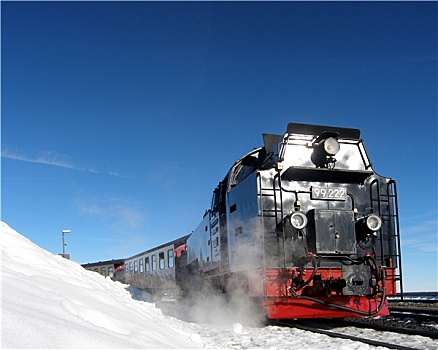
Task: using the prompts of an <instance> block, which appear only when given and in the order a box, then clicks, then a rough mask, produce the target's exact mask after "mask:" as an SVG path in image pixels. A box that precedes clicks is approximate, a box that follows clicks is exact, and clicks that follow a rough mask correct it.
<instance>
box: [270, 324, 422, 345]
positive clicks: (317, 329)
mask: <svg viewBox="0 0 438 350" xmlns="http://www.w3.org/2000/svg"><path fill="white" fill-rule="evenodd" d="M272 325H276V326H286V327H293V328H297V329H301V330H305V331H309V332H314V333H318V334H324V335H327V336H329V337H332V338H340V339H348V340H352V341H357V342H361V343H364V344H368V345H372V346H376V347H377V346H381V347H385V348H388V349H398V350H420V349H421V348H417V347H409V346H404V345H400V344H394V343H389V342H387V341H379V340H375V339H369V338H365V337H359V336H355V335H351V334H347V333H344V332H342V333H340V332H337V331H336V332H335V331H331V330H327V329H325V328H324V327H323V326H321V325H318V324H313V322H310V323H307V322H301V321H300V322H299V321H274V322H273V323H272Z"/></svg>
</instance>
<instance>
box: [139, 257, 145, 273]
mask: <svg viewBox="0 0 438 350" xmlns="http://www.w3.org/2000/svg"><path fill="white" fill-rule="evenodd" d="M139 264H140V266H139V267H140V273H143V271H144V267H143V259H140V260H139Z"/></svg>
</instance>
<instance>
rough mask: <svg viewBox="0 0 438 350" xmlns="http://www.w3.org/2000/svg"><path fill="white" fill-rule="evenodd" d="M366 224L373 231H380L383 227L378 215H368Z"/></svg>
mask: <svg viewBox="0 0 438 350" xmlns="http://www.w3.org/2000/svg"><path fill="white" fill-rule="evenodd" d="M366 222H367V227H368V228H369V229H370V230H371V231H378V230H380V228H381V227H382V219H381V218H379V217H378V216H377V215H376V214H371V215H368V217H367V221H366Z"/></svg>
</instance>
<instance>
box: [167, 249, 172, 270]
mask: <svg viewBox="0 0 438 350" xmlns="http://www.w3.org/2000/svg"><path fill="white" fill-rule="evenodd" d="M173 264H174V259H173V249H169V250H168V251H167V266H169V269H171V268H172V267H173Z"/></svg>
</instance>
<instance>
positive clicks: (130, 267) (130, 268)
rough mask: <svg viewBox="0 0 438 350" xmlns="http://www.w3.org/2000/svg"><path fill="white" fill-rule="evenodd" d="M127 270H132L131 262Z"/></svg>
mask: <svg viewBox="0 0 438 350" xmlns="http://www.w3.org/2000/svg"><path fill="white" fill-rule="evenodd" d="M129 271H132V262H130V263H129Z"/></svg>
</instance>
